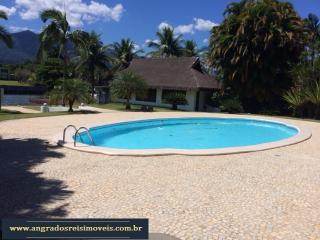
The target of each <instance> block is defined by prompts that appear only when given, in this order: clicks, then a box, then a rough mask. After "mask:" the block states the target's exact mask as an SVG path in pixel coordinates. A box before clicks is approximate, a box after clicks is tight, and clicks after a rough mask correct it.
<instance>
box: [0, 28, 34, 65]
mask: <svg viewBox="0 0 320 240" xmlns="http://www.w3.org/2000/svg"><path fill="white" fill-rule="evenodd" d="M12 38H13V42H14V47H13V48H12V49H9V48H7V47H6V46H5V45H4V43H2V42H0V64H17V63H24V62H25V61H27V60H31V61H32V60H35V58H36V55H37V52H38V48H39V35H38V34H36V33H34V32H31V31H23V32H18V33H12Z"/></svg>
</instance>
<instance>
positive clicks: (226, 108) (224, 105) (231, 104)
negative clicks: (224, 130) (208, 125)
mask: <svg viewBox="0 0 320 240" xmlns="http://www.w3.org/2000/svg"><path fill="white" fill-rule="evenodd" d="M220 109H221V111H222V112H228V113H242V112H243V111H244V110H243V106H242V104H241V102H240V100H239V99H238V98H227V99H222V100H221V105H220Z"/></svg>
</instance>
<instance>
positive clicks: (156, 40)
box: [144, 39, 160, 46]
mask: <svg viewBox="0 0 320 240" xmlns="http://www.w3.org/2000/svg"><path fill="white" fill-rule="evenodd" d="M151 42H154V43H158V44H159V43H160V40H159V39H154V40H151V39H146V40H145V41H144V46H148V44H149V43H151Z"/></svg>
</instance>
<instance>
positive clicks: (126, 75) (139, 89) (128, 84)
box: [110, 71, 148, 110]
mask: <svg viewBox="0 0 320 240" xmlns="http://www.w3.org/2000/svg"><path fill="white" fill-rule="evenodd" d="M110 89H111V92H112V94H113V95H114V96H116V97H118V98H120V99H125V100H126V109H127V110H130V109H131V106H130V99H131V98H132V96H134V95H135V96H136V97H138V98H144V97H145V96H146V94H147V89H148V86H147V83H146V82H145V80H144V79H143V78H142V77H141V76H140V75H138V74H135V73H133V72H126V71H125V72H122V73H118V74H117V75H116V77H115V79H114V80H113V81H112V82H111V84H110Z"/></svg>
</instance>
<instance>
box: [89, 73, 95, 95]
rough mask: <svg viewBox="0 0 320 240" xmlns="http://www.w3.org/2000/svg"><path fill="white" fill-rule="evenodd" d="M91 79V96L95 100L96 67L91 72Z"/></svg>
mask: <svg viewBox="0 0 320 240" xmlns="http://www.w3.org/2000/svg"><path fill="white" fill-rule="evenodd" d="M90 78H91V96H92V98H94V83H95V81H94V67H92V69H91V71H90Z"/></svg>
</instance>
